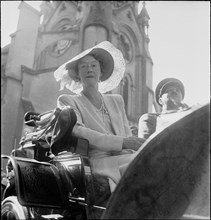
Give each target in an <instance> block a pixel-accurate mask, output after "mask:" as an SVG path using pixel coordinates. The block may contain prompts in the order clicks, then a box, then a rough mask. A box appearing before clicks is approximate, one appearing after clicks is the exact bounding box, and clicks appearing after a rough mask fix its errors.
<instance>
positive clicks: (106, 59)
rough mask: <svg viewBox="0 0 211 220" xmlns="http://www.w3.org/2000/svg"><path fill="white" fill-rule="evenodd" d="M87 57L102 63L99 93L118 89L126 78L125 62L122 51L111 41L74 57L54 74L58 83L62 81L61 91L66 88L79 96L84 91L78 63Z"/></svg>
mask: <svg viewBox="0 0 211 220" xmlns="http://www.w3.org/2000/svg"><path fill="white" fill-rule="evenodd" d="M86 55H93V56H94V57H95V58H96V59H97V60H99V62H100V66H101V73H102V77H101V79H100V82H99V91H100V92H101V93H105V92H108V91H111V90H113V89H114V88H116V87H117V86H118V85H119V83H120V81H121V79H122V78H123V76H124V72H125V60H124V58H123V54H122V52H121V51H120V50H118V49H117V48H116V47H115V46H114V45H113V44H111V43H110V42H109V41H103V42H101V43H99V44H97V45H96V46H94V47H92V48H90V49H87V50H85V51H83V52H81V53H80V54H78V55H77V56H75V57H73V58H72V59H70V60H69V61H68V62H66V63H64V64H63V65H61V66H60V67H59V68H58V69H57V70H56V71H55V72H54V77H55V79H56V81H61V82H60V90H63V89H64V87H66V88H67V89H69V90H70V91H72V92H74V93H77V94H79V93H80V92H81V91H82V89H83V88H82V84H81V82H80V78H79V76H78V62H79V60H80V59H81V58H83V57H85V56H86Z"/></svg>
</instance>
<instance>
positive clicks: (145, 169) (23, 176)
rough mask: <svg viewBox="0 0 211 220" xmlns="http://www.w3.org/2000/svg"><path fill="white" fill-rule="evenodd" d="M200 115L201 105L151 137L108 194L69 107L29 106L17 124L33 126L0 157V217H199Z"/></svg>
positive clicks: (204, 146)
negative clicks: (0, 179) (1, 163)
mask: <svg viewBox="0 0 211 220" xmlns="http://www.w3.org/2000/svg"><path fill="white" fill-rule="evenodd" d="M208 119H209V105H204V106H202V107H200V108H198V109H196V110H194V111H192V112H191V113H190V114H187V115H186V116H185V117H183V118H182V119H180V120H179V121H177V122H175V123H173V124H172V125H170V126H169V127H167V128H166V129H164V130H163V131H161V132H159V133H155V134H154V135H152V137H151V138H149V139H148V140H147V141H146V143H145V144H144V145H143V146H142V147H141V149H140V150H139V154H138V155H137V157H136V158H135V159H134V161H133V162H132V163H131V164H130V166H129V167H128V169H127V171H126V172H125V174H124V176H123V177H122V179H121V181H120V183H119V184H118V185H117V187H116V189H115V191H114V192H113V193H112V194H111V193H110V188H109V184H108V180H107V178H105V177H102V176H99V175H93V174H92V169H91V166H90V161H89V153H88V152H89V143H88V141H87V140H85V139H82V138H77V137H73V136H72V135H71V132H72V129H73V126H74V124H75V122H76V116H75V113H74V111H73V110H72V109H70V108H66V109H55V110H53V111H50V112H47V113H43V114H36V113H32V112H29V113H27V114H26V115H25V123H26V124H27V125H29V126H32V127H34V131H33V132H32V133H30V134H26V135H25V136H24V137H23V138H22V140H21V142H20V148H19V149H18V150H15V151H13V152H12V154H11V155H10V156H7V155H2V159H7V160H8V164H7V179H8V183H7V185H6V188H5V189H4V191H3V195H2V203H1V215H2V218H3V219H100V218H102V219H193V218H194V217H193V216H196V218H197V219H198V218H199V217H200V216H201V217H203V218H206V217H208V216H209V213H208V212H207V207H208V206H209V204H207V203H209V195H208V191H207V189H208V188H207V186H208V184H209V183H208V178H207V176H208V172H207V171H208V169H209V168H208V161H209V124H208ZM196 128H197V129H196ZM188 216H189V217H190V216H192V217H190V218H189V217H188Z"/></svg>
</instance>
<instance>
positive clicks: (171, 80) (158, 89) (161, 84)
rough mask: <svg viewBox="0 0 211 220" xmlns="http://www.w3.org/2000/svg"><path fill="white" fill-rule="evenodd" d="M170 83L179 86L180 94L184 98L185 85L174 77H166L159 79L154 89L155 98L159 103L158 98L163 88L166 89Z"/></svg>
mask: <svg viewBox="0 0 211 220" xmlns="http://www.w3.org/2000/svg"><path fill="white" fill-rule="evenodd" d="M170 85H171V86H176V87H178V88H180V90H181V92H182V95H183V98H184V96H185V87H184V85H183V83H182V82H181V81H180V80H178V79H176V78H166V79H163V80H162V81H160V82H159V83H158V85H157V87H156V89H155V100H156V102H157V103H158V104H159V105H161V104H160V103H159V98H160V96H161V95H162V94H163V92H164V88H165V89H166V87H167V86H170Z"/></svg>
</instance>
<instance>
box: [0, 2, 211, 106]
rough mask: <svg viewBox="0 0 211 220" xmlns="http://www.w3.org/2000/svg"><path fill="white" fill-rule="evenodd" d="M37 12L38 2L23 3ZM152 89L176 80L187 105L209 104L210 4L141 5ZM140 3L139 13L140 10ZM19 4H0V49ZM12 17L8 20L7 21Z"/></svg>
mask: <svg viewBox="0 0 211 220" xmlns="http://www.w3.org/2000/svg"><path fill="white" fill-rule="evenodd" d="M26 2H27V3H28V4H30V5H31V6H33V7H34V8H35V9H37V10H40V9H39V5H40V1H26ZM145 2H146V9H147V11H148V14H149V16H150V20H149V30H148V33H149V38H150V42H149V51H150V54H151V57H152V60H153V89H154V90H155V88H156V85H157V84H158V82H159V81H161V80H162V79H164V78H167V77H174V78H178V79H180V80H181V81H182V82H183V84H184V86H185V98H184V102H186V103H187V104H188V105H194V104H204V103H207V102H209V101H210V2H209V1H145ZM142 3H143V2H142V1H140V9H141V8H142ZM19 4H20V1H1V47H4V46H6V45H7V44H9V43H10V40H11V38H10V35H11V34H12V33H14V32H15V31H16V28H17V23H18V16H19V9H18V6H19ZM11 15H12V19H11Z"/></svg>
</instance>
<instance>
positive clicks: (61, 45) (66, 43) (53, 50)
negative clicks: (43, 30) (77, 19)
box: [48, 19, 72, 56]
mask: <svg viewBox="0 0 211 220" xmlns="http://www.w3.org/2000/svg"><path fill="white" fill-rule="evenodd" d="M71 27H72V24H71V22H70V20H69V19H62V20H61V21H60V22H58V23H57V24H56V25H55V26H54V27H53V28H52V29H53V30H56V31H67V30H69V29H70V28H71ZM71 43H72V41H71V40H70V39H61V40H58V41H56V42H54V43H52V44H51V45H50V46H49V48H48V51H49V54H50V55H52V56H61V55H62V54H64V53H65V52H66V51H67V49H68V48H69V47H70V46H71Z"/></svg>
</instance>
